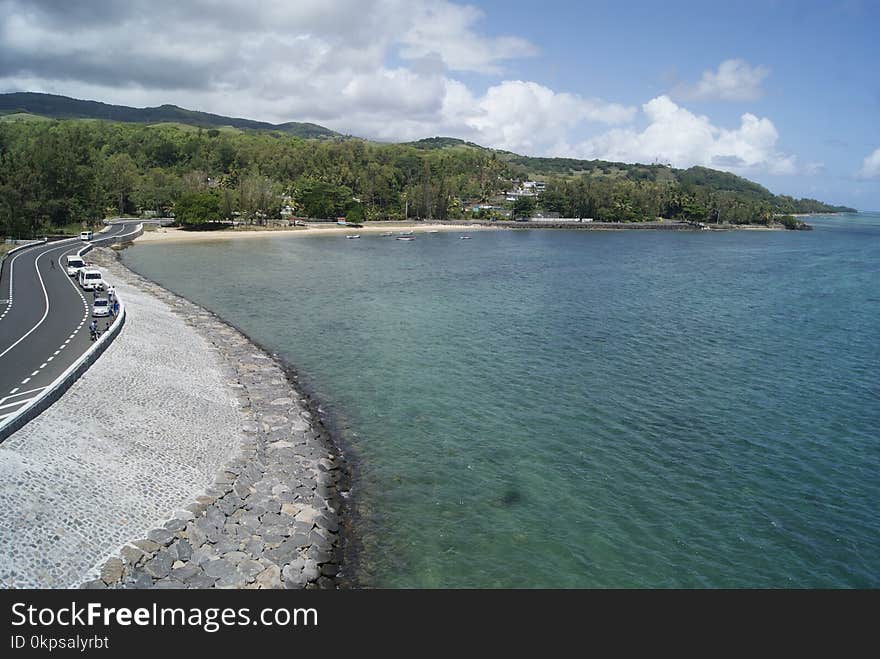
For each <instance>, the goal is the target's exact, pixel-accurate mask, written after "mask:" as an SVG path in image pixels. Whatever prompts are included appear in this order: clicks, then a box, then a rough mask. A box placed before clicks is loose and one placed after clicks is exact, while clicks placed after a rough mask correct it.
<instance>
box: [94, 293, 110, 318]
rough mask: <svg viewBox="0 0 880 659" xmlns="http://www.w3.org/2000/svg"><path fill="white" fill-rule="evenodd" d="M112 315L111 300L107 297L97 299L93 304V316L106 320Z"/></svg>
mask: <svg viewBox="0 0 880 659" xmlns="http://www.w3.org/2000/svg"><path fill="white" fill-rule="evenodd" d="M109 315H110V300H108V299H107V298H106V297H96V298H95V301H94V303H93V304H92V316H94V317H95V318H104V317H106V316H109Z"/></svg>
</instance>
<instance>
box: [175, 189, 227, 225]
mask: <svg viewBox="0 0 880 659" xmlns="http://www.w3.org/2000/svg"><path fill="white" fill-rule="evenodd" d="M219 216H220V200H219V199H218V197H217V194H216V193H214V192H186V193H184V194H183V195H181V197H180V199H178V200H177V203H176V204H175V205H174V217H175V219H176V220H177V221H178V222H180V224H182V225H183V226H185V227H204V225H205V224H208V223H212V222H216V221H217V220H218V219H219Z"/></svg>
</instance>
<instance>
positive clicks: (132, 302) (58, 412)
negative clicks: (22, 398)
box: [0, 266, 253, 588]
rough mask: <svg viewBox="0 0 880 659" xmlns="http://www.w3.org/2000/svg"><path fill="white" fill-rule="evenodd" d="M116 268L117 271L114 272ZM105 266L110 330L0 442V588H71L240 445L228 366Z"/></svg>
mask: <svg viewBox="0 0 880 659" xmlns="http://www.w3.org/2000/svg"><path fill="white" fill-rule="evenodd" d="M117 269H118V270H117ZM119 273H121V268H119V266H116V267H115V268H112V269H111V274H110V281H111V282H113V283H114V284H116V285H117V291H118V292H119V295H120V296H122V297H123V299H124V300H125V301H126V303H127V305H128V319H127V321H126V324H125V326H124V327H123V330H122V332H121V334H120V335H119V336H118V337H117V338H116V339H115V340H114V341H113V342H112V343H111V344H110V346H109V347H108V348H107V350H106V352H105V353H104V354H103V355H101V357H100V358H99V359H98V360H97V361H96V362H95V364H93V365H92V366H91V368H89V370H88V371H86V373H85V374H84V375H83V376H82V377H81V378H80V379H79V380H78V381H77V382H75V383H74V385H73V386H72V387H71V388H70V389H69V390H68V391H67V392H66V393H65V394H64V395H63V396H62V397H61V398H60V399H59V400H58V401H57V402H56V403H54V404H53V405H52V406H51V407H50V408H49V409H47V410H46V411H45V412H43V413H42V414H41V415H40V416H38V417H37V418H36V419H34V420H33V421H31V422H30V423H29V424H27V425H26V426H24V427H23V428H22V429H21V430H19V431H18V432H16V433H14V434H13V435H11V436H10V437H9V438H7V440H6V441H5V442H3V443H2V444H0V511H2V512H0V547H2V549H0V585H2V586H3V587H7V588H8V587H19V588H20V587H41V588H63V587H70V586H74V585H76V584H78V583H80V582H81V581H82V580H83V579H85V578H87V577H88V574H89V572H90V570H92V569H93V567H94V565H95V564H96V563H98V562H100V561H102V560H103V559H105V558H106V557H107V556H109V555H110V554H111V553H113V552H115V551H116V550H117V549H118V548H119V546H120V545H122V544H123V543H124V542H126V541H128V540H130V539H132V538H138V537H143V536H144V535H146V534H147V532H148V530H149V529H151V528H153V527H154V526H156V525H157V524H158V523H159V522H160V521H162V520H164V519H166V518H167V517H168V515H169V514H170V513H171V512H172V511H174V510H175V509H177V508H181V507H183V506H185V505H186V504H187V503H189V502H191V501H192V500H193V498H194V497H196V496H198V495H199V494H201V493H202V491H203V490H204V488H205V487H207V486H208V485H209V484H210V483H211V481H212V479H213V477H214V475H215V473H216V472H217V470H218V469H220V468H221V466H222V465H223V464H224V463H226V462H227V461H228V460H229V459H230V455H231V454H232V453H233V451H235V450H238V448H239V446H240V445H243V443H245V442H252V441H253V436H250V437H248V436H247V435H246V434H245V433H244V432H243V430H242V427H243V424H244V423H246V422H247V421H248V420H249V412H248V411H246V410H244V409H242V408H241V405H240V402H239V398H238V396H237V395H236V392H235V391H234V389H232V388H231V387H230V386H229V382H230V381H234V380H235V378H236V377H237V375H236V371H235V370H234V369H232V368H231V367H230V366H228V365H227V363H226V361H225V358H223V357H222V356H221V354H220V352H219V351H218V349H217V348H215V347H214V346H213V344H211V343H210V342H209V341H207V340H206V339H205V338H203V336H202V335H201V334H200V333H198V332H196V331H193V329H191V328H190V327H188V326H187V325H186V324H185V323H184V321H183V319H182V317H181V316H180V315H179V314H178V313H177V311H176V310H173V309H172V307H169V305H168V304H167V303H166V302H163V301H162V300H160V299H159V298H157V297H155V296H153V295H151V294H148V293H146V292H145V290H144V289H142V288H140V287H135V286H132V285H131V283H130V281H131V279H130V278H126V277H123V276H120V274H119Z"/></svg>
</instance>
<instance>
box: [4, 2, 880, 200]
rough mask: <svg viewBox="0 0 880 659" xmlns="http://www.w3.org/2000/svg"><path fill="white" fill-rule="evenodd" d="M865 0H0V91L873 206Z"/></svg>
mask: <svg viewBox="0 0 880 659" xmlns="http://www.w3.org/2000/svg"><path fill="white" fill-rule="evenodd" d="M878 63H880V2H876V1H875V0H838V1H834V0H824V1H821V2H813V1H811V0H760V1H755V2H752V1H749V0H745V1H741V2H735V3H734V2H730V3H721V2H706V1H705V0H702V1H699V2H683V1H676V0H665V1H663V2H660V1H659V0H655V1H648V0H643V1H636V0H616V1H605V0H596V1H582V2H574V1H570V2H561V1H558V0H543V1H542V2H534V0H533V1H531V2H520V1H519V0H504V1H501V0H484V1H477V2H456V1H453V0H295V1H292V0H259V1H257V2H241V1H236V2H231V1H218V0H187V1H181V0H174V1H166V0H148V1H145V0H130V1H128V2H118V1H116V0H95V1H88V0H82V1H78V2H73V3H71V2H66V1H59V0H0V91H2V92H10V91H37V92H46V93H55V94H63V95H66V96H72V97H75V98H84V99H91V100H98V101H103V102H105V103H115V104H123V105H132V106H136V107H145V106H156V105H162V104H165V103H172V104H175V105H179V106H181V107H185V108H189V109H194V110H202V111H205V112H213V113H216V114H223V115H228V116H237V117H245V118H249V119H258V120H262V121H270V122H273V123H282V122H285V121H310V122H314V123H318V124H321V125H324V126H327V127H328V128H332V129H333V130H336V131H339V132H342V133H345V134H351V135H357V136H360V137H365V138H369V139H376V140H382V141H407V140H413V139H420V138H423V137H432V136H437V135H443V136H451V137H459V138H462V139H465V140H469V141H473V142H476V143H478V144H482V145H484V146H490V147H495V148H500V149H507V150H510V151H515V152H517V153H522V154H525V155H535V156H565V157H573V158H587V159H592V158H600V159H604V160H614V161H623V162H643V163H651V162H661V163H669V164H671V165H673V166H676V167H689V166H692V165H703V166H708V167H713V168H716V169H724V170H727V171H731V172H734V173H736V174H739V175H741V176H745V177H747V178H749V179H752V180H755V181H758V182H760V183H762V184H763V185H765V186H767V187H768V188H769V189H770V190H772V191H773V192H776V193H781V194H790V195H793V196H797V197H813V198H818V199H821V200H823V201H827V202H830V203H837V204H845V205H849V206H854V207H856V208H859V209H862V210H877V209H880V121H878V119H880V66H878Z"/></svg>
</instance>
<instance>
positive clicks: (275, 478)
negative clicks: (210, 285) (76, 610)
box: [81, 250, 351, 588]
mask: <svg viewBox="0 0 880 659" xmlns="http://www.w3.org/2000/svg"><path fill="white" fill-rule="evenodd" d="M102 252H103V253H102V254H101V257H100V258H101V260H102V261H103V263H102V265H104V267H108V266H109V267H113V266H116V267H118V268H120V269H122V270H123V271H124V272H125V273H127V275H128V277H129V278H130V279H131V280H134V282H135V284H136V285H138V286H139V287H140V288H142V289H144V290H146V291H147V292H148V293H150V294H153V295H155V296H157V297H159V298H160V299H162V300H163V301H164V302H166V303H167V304H169V306H172V307H173V309H174V312H175V313H177V314H180V315H181V316H182V317H184V318H185V319H186V322H187V323H188V324H189V325H190V326H191V327H193V328H194V329H195V330H196V331H197V332H198V333H200V334H202V336H204V337H205V338H206V340H208V341H209V342H210V343H212V344H213V345H214V347H215V349H216V350H217V352H218V353H219V356H220V358H221V359H223V360H225V362H226V364H227V367H228V369H229V375H230V376H231V378H230V386H231V387H232V388H234V389H235V390H236V395H237V396H238V399H239V404H240V406H241V409H243V410H245V413H246V414H247V416H248V418H249V419H250V420H249V421H248V422H247V423H245V424H244V425H243V427H242V431H243V435H244V438H243V440H242V441H241V442H240V444H239V446H238V449H237V450H236V451H233V452H232V453H231V454H230V456H229V459H228V460H227V462H226V464H224V466H223V467H221V468H220V470H219V471H218V473H217V475H216V477H215V479H214V482H213V483H211V484H210V485H209V486H208V487H207V488H205V489H204V491H203V492H202V493H201V494H199V496H196V497H195V500H194V501H193V502H191V503H190V504H188V505H186V506H184V507H183V509H182V510H178V511H176V512H174V513H173V516H172V517H171V518H170V519H168V520H167V521H165V522H164V523H163V524H161V525H160V526H157V527H156V528H154V529H152V530H151V531H149V532H148V533H147V534H146V537H145V538H141V539H139V540H138V539H136V540H131V541H129V542H128V543H127V544H126V545H124V546H123V547H121V548H120V549H119V550H118V551H117V552H116V553H115V554H114V555H113V556H111V557H109V558H108V559H106V560H104V561H103V562H102V563H101V564H99V565H97V566H96V567H95V568H94V569H93V570H92V574H91V575H90V576H91V577H93V578H92V579H91V580H89V581H85V582H83V583H82V584H81V587H84V588H105V587H111V588H114V587H115V588H118V587H122V588H169V587H170V588H210V587H234V588H336V587H339V584H341V583H351V580H350V577H349V575H347V574H345V572H344V568H345V567H346V565H345V564H344V562H343V557H344V552H345V551H346V548H347V545H348V538H349V535H350V527H349V520H348V519H347V515H346V512H347V509H348V506H347V504H346V501H345V499H346V498H347V496H348V495H349V493H350V487H351V469H350V466H349V463H348V460H347V458H346V456H345V453H344V452H343V451H342V450H340V448H338V446H337V442H336V440H335V438H334V437H333V436H332V435H331V433H330V432H329V431H328V429H327V428H326V427H325V425H324V423H323V420H322V417H323V414H322V411H321V408H320V405H319V404H318V403H317V401H315V400H314V399H313V398H312V397H311V396H310V395H309V394H308V393H307V392H305V391H304V390H303V388H302V387H301V385H300V383H299V381H298V375H297V374H296V372H295V370H294V369H293V368H292V367H291V366H290V365H289V364H287V363H285V362H283V361H282V360H281V359H280V358H279V357H278V356H277V355H274V354H272V353H270V352H269V351H267V350H265V349H264V348H262V347H261V346H259V345H258V344H256V343H255V342H253V341H252V340H251V339H250V338H249V337H247V336H246V335H245V334H244V333H243V332H241V331H240V330H238V329H237V328H235V327H233V326H232V325H231V324H229V323H227V322H226V321H224V320H223V319H222V318H220V317H219V316H217V315H216V314H214V313H213V312H211V311H209V310H207V309H205V308H203V307H201V306H200V305H197V304H195V303H193V302H191V301H189V300H187V299H186V298H184V297H182V296H180V295H178V294H177V293H175V292H173V291H170V290H168V289H166V288H165V287H163V286H161V285H159V284H157V283H156V282H153V281H152V280H150V279H149V278H147V277H144V276H142V275H140V274H139V273H136V272H134V271H133V270H131V269H130V268H128V267H127V266H126V265H125V264H124V263H123V262H122V261H121V259H120V258H119V254H118V252H116V251H115V250H114V251H113V252H109V251H108V250H102Z"/></svg>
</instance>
